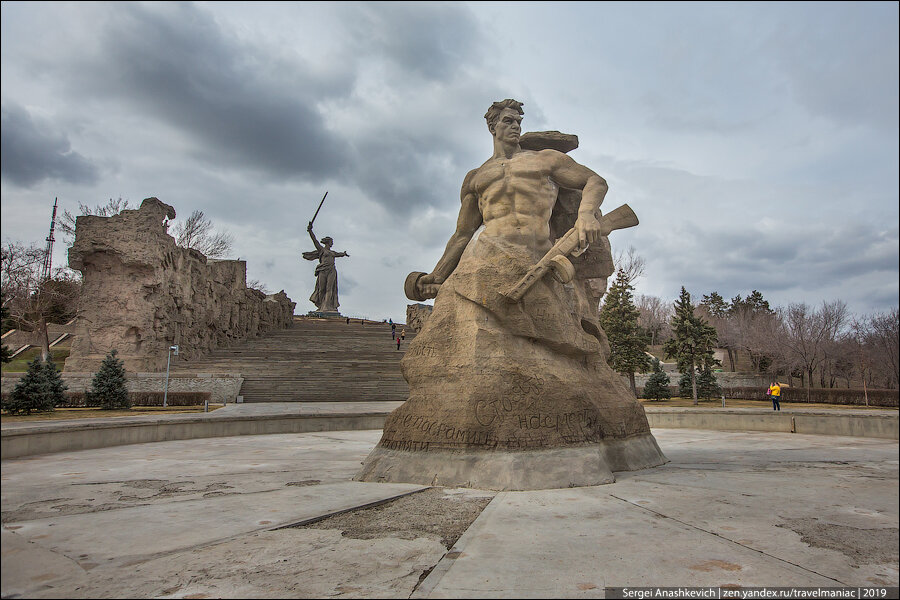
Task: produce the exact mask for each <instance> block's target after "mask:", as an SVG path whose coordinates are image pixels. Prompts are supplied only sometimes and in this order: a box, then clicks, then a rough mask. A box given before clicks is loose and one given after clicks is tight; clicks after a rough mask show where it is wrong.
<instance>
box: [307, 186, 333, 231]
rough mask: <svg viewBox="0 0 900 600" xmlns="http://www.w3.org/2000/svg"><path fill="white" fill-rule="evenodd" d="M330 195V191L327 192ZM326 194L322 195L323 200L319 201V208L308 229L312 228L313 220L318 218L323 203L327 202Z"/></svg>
mask: <svg viewBox="0 0 900 600" xmlns="http://www.w3.org/2000/svg"><path fill="white" fill-rule="evenodd" d="M327 195H328V192H325V196H327ZM325 196H322V201H321V202H319V208H317V209H316V214H314V215H313V218H312V220H311V221H310V222H309V226H308V227H307V228H306V229H307V230H312V226H313V221H315V220H316V217H318V216H319V211H320V210H322V205H323V204H325Z"/></svg>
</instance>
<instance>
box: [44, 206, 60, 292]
mask: <svg viewBox="0 0 900 600" xmlns="http://www.w3.org/2000/svg"><path fill="white" fill-rule="evenodd" d="M58 202H59V198H54V199H53V216H52V217H50V235H48V236H47V249H46V250H44V265H43V267H42V268H41V281H47V280H48V279H50V269H51V268H52V267H53V242H55V241H56V239H55V238H54V237H53V231H54V230H55V229H56V205H57V203H58Z"/></svg>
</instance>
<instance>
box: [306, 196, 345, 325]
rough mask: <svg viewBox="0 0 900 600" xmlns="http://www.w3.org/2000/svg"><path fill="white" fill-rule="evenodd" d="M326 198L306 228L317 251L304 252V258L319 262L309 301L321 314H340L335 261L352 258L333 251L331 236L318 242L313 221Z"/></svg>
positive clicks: (323, 197)
mask: <svg viewBox="0 0 900 600" xmlns="http://www.w3.org/2000/svg"><path fill="white" fill-rule="evenodd" d="M327 195H328V192H325V196H327ZM325 196H322V202H320V203H319V208H318V209H316V214H315V215H313V218H312V221H310V222H309V225H308V226H307V227H306V231H307V232H308V233H309V237H310V239H312V242H313V245H315V247H316V249H315V250H312V251H310V252H304V253H303V258H305V259H306V260H318V261H319V264H318V265H316V289H315V290H314V291H313V293H312V295H311V296H310V297H309V301H310V302H312V303H313V304H315V305H316V309H317V310H318V312H320V313H333V314H338V307H339V306H340V302H338V279H337V268H336V267H335V265H334V259H335V258H339V257H342V256H350V254H348V253H347V252H335V251H333V250H332V249H331V246H332V245H333V244H334V240H333V239H331V238H330V237H329V236H325V237H323V238H322V239H321V240H317V239H316V235H315V234H314V233H313V221H315V220H316V217H317V216H318V215H319V210H320V209H321V208H322V204H323V203H324V202H325Z"/></svg>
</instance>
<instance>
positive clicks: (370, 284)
mask: <svg viewBox="0 0 900 600" xmlns="http://www.w3.org/2000/svg"><path fill="white" fill-rule="evenodd" d="M898 48H900V42H898V4H897V3H896V2H871V3H866V2H853V3H842V2H826V3H811V2H801V3H788V2H777V3H750V4H745V3H707V2H703V3H680V2H665V3H630V2H629V3H589V2H578V3H571V4H569V3H564V2H554V3H542V2H528V3H515V4H508V3H446V4H444V3H430V2H427V3H426V2H412V3H349V2H348V3H344V2H341V3H313V2H302V3H271V4H267V3H263V2H254V3H252V4H251V3H243V2H229V3H222V4H220V3H207V2H200V3H169V2H166V3H150V4H141V3H118V2H117V3H72V4H68V3H64V4H57V3H31V2H28V3H18V2H3V4H2V70H0V73H2V74H0V77H2V179H0V190H2V237H3V240H4V241H7V240H13V241H16V240H18V241H23V242H26V243H30V242H32V241H35V242H39V243H43V239H44V238H45V237H46V235H47V228H48V226H49V218H50V211H51V206H52V203H53V198H54V197H59V202H60V206H61V208H64V209H69V210H70V211H72V212H75V213H77V212H78V203H79V202H82V203H85V204H88V205H91V206H93V205H96V204H101V203H105V202H106V200H107V199H109V198H119V197H121V198H123V199H126V200H128V201H129V202H130V203H131V204H132V205H134V206H136V205H138V204H140V202H141V200H142V199H143V198H146V197H149V196H156V197H158V198H160V199H161V200H162V201H163V202H166V203H168V204H171V205H173V206H174V207H175V209H176V211H177V212H178V214H179V216H180V217H186V216H188V215H190V213H191V212H192V211H193V210H196V209H200V210H203V211H204V212H205V213H206V215H207V216H208V217H210V218H211V219H212V220H213V221H214V222H215V224H216V225H217V226H218V227H219V228H221V229H225V230H227V231H229V232H231V233H232V234H233V235H234V237H235V244H234V251H233V258H242V259H245V260H246V261H247V269H248V276H249V278H251V279H257V280H260V281H262V282H264V283H265V284H266V285H267V287H268V288H269V289H270V290H271V291H278V290H280V289H284V290H285V291H286V292H287V294H288V295H289V296H290V297H291V298H292V299H293V300H294V301H295V302H297V312H298V313H303V312H306V311H307V310H311V309H313V308H314V306H313V305H312V304H311V303H310V302H309V301H308V297H309V295H310V293H311V291H312V285H313V282H314V279H313V269H314V264H313V263H312V262H307V261H304V260H302V258H301V257H300V253H301V252H302V251H303V250H309V249H311V248H312V245H311V242H310V241H309V239H308V237H307V234H306V223H307V221H309V219H310V218H311V217H312V214H313V212H314V211H315V208H316V205H317V204H318V201H319V200H320V199H321V197H322V195H323V194H324V193H325V191H326V190H327V191H328V192H329V193H328V199H327V200H326V202H325V205H324V207H323V208H322V211H321V213H320V215H319V217H318V219H317V220H316V233H317V234H318V235H319V236H320V237H321V236H324V235H330V236H332V237H333V238H334V239H335V249H337V250H346V251H348V252H349V253H350V254H351V257H350V258H349V259H339V263H338V265H339V267H338V271H339V277H340V294H341V311H342V312H343V313H344V314H348V315H353V316H368V317H370V318H376V319H383V318H393V319H395V320H401V321H402V320H404V319H405V307H406V305H407V304H408V303H409V302H410V301H408V300H406V298H405V297H404V295H403V280H404V278H405V277H406V274H407V273H408V272H410V271H414V270H417V271H430V270H431V269H432V268H433V267H434V264H435V263H436V261H437V259H438V258H439V257H440V255H441V253H442V251H443V248H444V245H445V244H446V242H447V239H448V238H449V236H450V235H451V234H452V232H453V229H454V226H455V222H456V214H457V211H458V209H459V188H460V185H461V183H462V179H463V176H464V175H465V173H466V172H467V171H468V170H469V169H471V168H474V167H475V166H478V165H479V164H481V163H482V162H483V161H484V160H485V159H487V158H488V157H489V155H490V153H491V138H490V134H489V133H488V131H487V129H486V126H485V123H484V119H483V118H482V115H483V114H484V112H485V110H486V109H487V107H488V106H489V105H490V103H491V102H492V101H494V100H500V99H503V98H517V99H519V100H521V101H523V102H525V121H524V130H525V131H539V130H546V129H556V130H560V131H563V132H567V133H574V134H577V135H578V137H579V139H580V147H579V148H578V149H577V150H575V151H573V152H572V153H571V156H572V157H573V158H575V159H576V160H578V161H579V162H581V163H582V164H585V165H587V166H589V167H591V168H592V169H594V170H595V171H596V172H598V173H599V174H600V175H602V176H603V177H605V178H606V179H607V181H608V182H609V184H610V192H609V194H608V195H607V198H606V202H605V203H604V208H606V209H612V208H614V207H616V206H618V205H620V204H623V203H628V204H629V205H630V206H631V207H632V208H633V209H634V210H635V212H636V213H637V214H638V216H639V217H640V219H641V225H640V226H639V227H637V228H634V229H630V230H627V231H620V232H616V233H613V234H612V236H611V242H612V243H613V250H614V252H615V251H617V250H621V249H625V248H627V247H629V246H633V247H634V248H635V250H636V252H637V253H638V254H639V255H640V256H642V257H644V258H645V259H646V261H647V269H646V273H645V275H644V276H643V277H642V278H641V279H640V280H638V282H637V293H639V294H652V295H656V296H659V297H662V298H664V299H667V300H671V299H674V298H676V297H677V295H678V292H679V290H680V287H681V286H682V285H683V286H685V287H686V288H687V289H688V291H690V292H691V293H692V294H694V295H695V297H696V299H697V300H699V299H700V296H701V295H702V294H706V293H709V292H711V291H718V292H719V293H720V294H721V295H723V296H724V297H726V298H731V297H733V296H735V295H737V294H741V295H746V294H747V293H748V292H750V291H751V290H753V289H757V290H759V291H761V292H762V293H763V294H764V296H765V297H766V298H767V299H769V301H770V302H771V303H772V304H774V305H787V304H788V303H791V302H807V303H809V304H818V303H821V302H822V301H824V300H834V299H841V300H844V301H845V302H847V304H848V305H849V307H850V309H851V310H852V311H854V312H856V313H858V314H863V313H869V312H873V311H883V310H887V309H888V308H890V307H892V306H896V305H897V304H898V248H900V246H898V193H900V191H898V160H900V157H898ZM58 237H60V236H58ZM54 256H55V260H54V262H55V263H56V264H58V265H62V264H64V262H65V251H64V244H63V243H62V242H57V246H56V250H55V255H54Z"/></svg>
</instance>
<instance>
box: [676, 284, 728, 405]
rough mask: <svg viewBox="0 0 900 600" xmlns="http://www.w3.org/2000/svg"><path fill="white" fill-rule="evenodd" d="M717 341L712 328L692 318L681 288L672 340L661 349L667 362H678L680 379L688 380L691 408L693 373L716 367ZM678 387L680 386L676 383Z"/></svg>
mask: <svg viewBox="0 0 900 600" xmlns="http://www.w3.org/2000/svg"><path fill="white" fill-rule="evenodd" d="M717 339H718V336H717V334H716V330H715V328H714V327H711V326H710V325H709V324H708V323H707V322H706V321H705V320H704V319H703V318H701V317H698V316H697V315H695V314H694V305H693V304H691V295H690V294H689V293H688V292H687V290H686V289H684V288H683V287H682V288H681V295H680V296H679V298H678V300H676V301H675V315H674V316H673V317H672V339H670V340H669V341H667V342H666V343H665V345H664V346H663V349H664V350H665V352H666V356H667V357H668V358H674V359H675V360H676V361H678V370H679V371H680V372H681V373H682V375H687V376H688V377H690V381H691V394H690V396H691V397H692V398H693V400H694V404H695V405H696V404H698V401H697V381H696V370H697V368H702V367H704V366H707V365H714V364H718V362H719V361H717V360H716V359H715V358H714V357H713V347H714V346H715V344H716V341H717ZM682 379H683V378H682ZM680 387H681V382H680V381H679V388H680Z"/></svg>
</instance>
